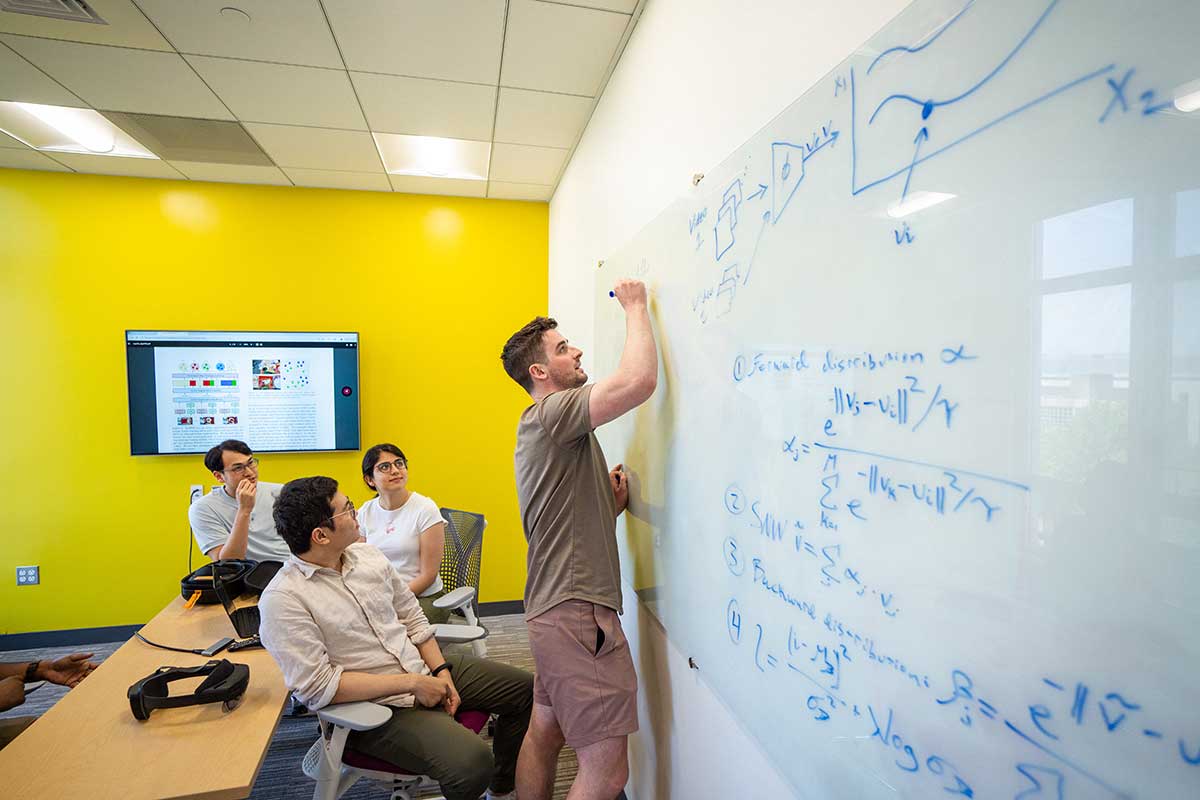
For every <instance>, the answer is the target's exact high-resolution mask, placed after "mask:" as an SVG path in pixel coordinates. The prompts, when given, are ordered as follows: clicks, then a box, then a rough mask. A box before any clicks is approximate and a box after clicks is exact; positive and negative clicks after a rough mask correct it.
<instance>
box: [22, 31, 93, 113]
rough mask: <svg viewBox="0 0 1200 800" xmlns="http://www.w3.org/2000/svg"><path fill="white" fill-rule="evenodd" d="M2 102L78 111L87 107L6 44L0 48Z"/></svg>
mask: <svg viewBox="0 0 1200 800" xmlns="http://www.w3.org/2000/svg"><path fill="white" fill-rule="evenodd" d="M0 100H15V101H17V102H19V103H42V104H44V105H48V106H74V107H75V108H80V107H82V106H86V105H87V103H85V102H83V101H82V100H80V99H79V98H78V97H76V96H75V95H73V94H71V93H70V92H68V91H67V90H66V89H64V88H63V87H62V86H60V85H59V84H58V83H56V82H55V81H54V80H53V79H52V78H49V77H47V76H46V74H45V73H44V72H42V71H41V70H40V69H38V68H37V67H35V66H33V65H32V64H30V63H29V62H28V61H26V60H25V59H23V58H21V57H20V56H19V55H17V54H16V53H15V52H14V51H12V50H10V49H9V48H7V47H5V46H4V45H3V44H0Z"/></svg>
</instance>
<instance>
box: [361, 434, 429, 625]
mask: <svg viewBox="0 0 1200 800" xmlns="http://www.w3.org/2000/svg"><path fill="white" fill-rule="evenodd" d="M362 474H363V482H364V483H366V484H367V487H368V488H370V489H373V490H374V491H376V492H378V496H377V497H374V498H372V499H370V500H368V501H367V502H366V503H364V504H363V507H362V508H361V509H360V510H359V512H358V525H359V528H360V529H361V531H362V533H363V535H364V536H365V537H366V540H367V543H368V544H372V545H375V546H376V547H378V548H379V549H380V550H381V551H383V554H384V555H385V556H387V557H388V560H389V561H391V562H392V566H393V567H395V568H396V571H397V572H399V573H400V575H401V577H403V578H404V580H405V581H407V582H408V588H409V589H411V590H412V593H413V594H415V595H416V596H417V600H418V601H419V602H420V603H421V609H422V610H423V611H424V612H425V616H426V617H427V618H428V619H429V621H430V622H431V623H439V622H446V621H447V620H449V618H450V612H449V611H448V610H444V609H440V608H434V606H433V601H434V600H436V599H437V598H439V597H441V596H442V595H443V594H445V593H446V590H445V589H444V588H443V586H442V578H441V576H440V575H438V567H440V566H441V564H442V552H443V551H444V550H445V548H446V539H445V536H446V523H445V521H444V520H443V519H442V515H441V512H439V511H438V505H437V503H435V502H433V501H432V500H430V499H429V498H428V497H426V496H425V495H423V494H418V493H417V492H414V491H412V490H411V489H409V488H408V459H406V458H405V457H404V452H403V451H402V450H401V449H400V448H399V447H396V445H394V444H387V443H384V444H377V445H375V446H374V447H372V448H370V449H369V450H367V452H366V454H365V455H364V456H363V460H362Z"/></svg>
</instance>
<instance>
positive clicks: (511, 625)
mask: <svg viewBox="0 0 1200 800" xmlns="http://www.w3.org/2000/svg"><path fill="white" fill-rule="evenodd" d="M483 622H484V624H485V625H486V626H487V628H488V630H489V631H490V635H489V636H488V640H487V646H488V658H494V659H496V660H497V661H503V662H504V663H506V664H512V665H513V666H517V667H522V668H524V669H528V670H530V671H532V670H533V657H532V656H531V655H530V653H529V637H528V634H527V632H526V629H525V622H524V620H523V619H522V617H521V615H520V614H509V615H505V616H500V617H487V618H485V619H484V620H483ZM120 644H121V643H119V642H117V643H113V644H97V645H91V646H89V647H87V648H78V647H56V648H49V649H46V650H12V651H8V652H0V661H28V660H31V659H34V658H38V659H43V658H59V657H61V656H63V655H67V654H68V653H73V652H76V651H78V650H81V649H86V650H88V651H93V652H95V653H96V658H97V659H103V658H105V657H106V656H108V655H110V654H111V653H112V652H113V651H114V650H116V649H117V647H119V646H120ZM66 691H67V690H66V689H64V688H63V687H61V686H54V685H52V684H47V685H45V686H43V687H42V688H41V689H39V690H38V691H36V692H34V693H33V694H31V695H30V696H29V699H28V700H27V701H26V703H25V704H24V705H23V706H20V707H18V708H14V709H12V710H11V711H8V712H6V713H4V714H0V718H4V717H19V716H29V715H36V714H41V713H42V712H44V711H45V710H46V709H48V708H49V707H50V706H52V705H54V703H55V701H57V700H58V698H60V697H62V696H63V694H64V693H65V692H66ZM316 738H317V723H316V720H315V719H314V718H312V717H284V718H282V719H281V720H280V721H279V727H278V728H276V730H275V736H274V738H272V740H271V747H270V749H269V750H268V751H267V757H266V759H265V760H264V761H263V767H262V770H261V771H260V772H259V773H258V780H257V781H256V782H255V784H254V790H253V791H252V792H251V794H250V797H251V798H252V800H302V798H308V797H312V792H313V784H312V781H310V780H309V779H308V778H306V777H305V776H304V773H302V772H301V771H300V760H301V759H302V758H303V757H304V753H305V752H307V750H308V748H309V747H310V746H311V745H312V743H313V742H314V741H315V740H316ZM575 772H576V762H575V753H574V752H572V751H571V749H570V748H564V749H563V753H562V756H561V757H560V758H559V761H558V780H557V782H556V784H555V791H554V797H555V800H561V798H565V797H566V796H567V789H569V788H570V786H571V781H572V780H574V778H575ZM389 792H390V788H389V787H388V786H385V785H384V784H382V783H373V782H370V781H360V782H359V783H357V784H356V785H355V786H353V787H352V788H351V789H350V791H349V792H347V793H346V794H345V797H346V798H347V800H364V799H365V798H384V797H387V796H388V794H389Z"/></svg>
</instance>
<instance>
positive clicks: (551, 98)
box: [496, 88, 594, 147]
mask: <svg viewBox="0 0 1200 800" xmlns="http://www.w3.org/2000/svg"><path fill="white" fill-rule="evenodd" d="M593 102H594V101H593V100H592V98H590V97H578V96H576V95H573V94H551V93H549V92H531V91H529V90H528V89H507V88H504V89H501V90H500V104H499V106H498V107H497V110H496V141H497V142H509V143H511V144H535V145H539V146H541V147H571V146H573V145H574V144H575V140H576V139H578V138H579V132H580V131H582V130H583V126H584V125H585V124H586V123H587V120H588V115H589V114H590V113H591V112H592V103H593Z"/></svg>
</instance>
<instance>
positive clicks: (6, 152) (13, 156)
mask: <svg viewBox="0 0 1200 800" xmlns="http://www.w3.org/2000/svg"><path fill="white" fill-rule="evenodd" d="M0 167H8V168H9V169H44V170H49V171H50V172H70V171H71V170H70V169H68V168H67V167H64V166H63V165H62V164H59V163H57V162H55V161H53V160H51V159H49V158H47V157H46V156H44V155H42V154H41V153H39V152H38V151H36V150H30V149H29V148H26V149H24V150H10V149H8V148H4V149H0Z"/></svg>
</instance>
